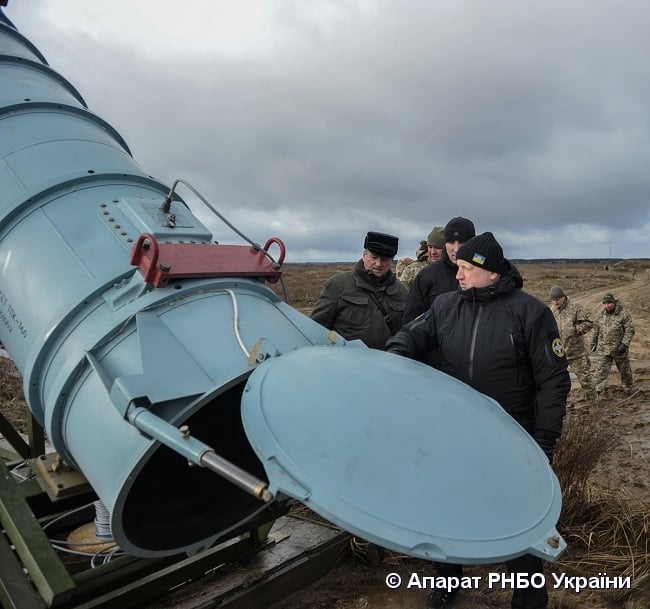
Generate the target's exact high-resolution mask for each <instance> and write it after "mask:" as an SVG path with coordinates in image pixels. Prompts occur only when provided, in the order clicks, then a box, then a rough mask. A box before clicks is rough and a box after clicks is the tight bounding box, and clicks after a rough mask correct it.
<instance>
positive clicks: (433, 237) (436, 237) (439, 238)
mask: <svg viewBox="0 0 650 609" xmlns="http://www.w3.org/2000/svg"><path fill="white" fill-rule="evenodd" d="M427 245H430V246H431V247H437V248H438V249H442V248H443V247H445V229H444V227H442V226H434V227H433V229H432V230H431V232H430V233H429V236H428V237H427Z"/></svg>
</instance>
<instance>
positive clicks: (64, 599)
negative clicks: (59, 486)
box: [0, 415, 288, 609]
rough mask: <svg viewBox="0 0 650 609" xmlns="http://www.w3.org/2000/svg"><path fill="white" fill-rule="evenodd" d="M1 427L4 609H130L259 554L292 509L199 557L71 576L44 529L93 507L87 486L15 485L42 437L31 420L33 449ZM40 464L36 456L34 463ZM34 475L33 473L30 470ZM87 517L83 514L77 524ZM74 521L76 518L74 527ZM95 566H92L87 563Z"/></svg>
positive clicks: (276, 511) (118, 565)
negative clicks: (17, 470) (4, 445)
mask: <svg viewBox="0 0 650 609" xmlns="http://www.w3.org/2000/svg"><path fill="white" fill-rule="evenodd" d="M0 429H1V431H2V434H3V435H4V437H5V439H6V440H7V441H9V443H10V444H11V447H12V448H13V450H14V451H15V452H13V451H11V450H8V449H3V454H2V457H3V459H0V529H1V530H0V606H1V607H2V608H3V609H46V608H61V609H104V608H106V609H108V607H111V608H112V607H115V606H116V602H117V603H119V606H120V607H123V608H125V609H128V608H129V607H134V606H136V605H137V604H140V603H142V602H143V601H146V600H147V599H150V598H153V597H155V596H157V595H160V594H163V593H165V592H166V591H168V590H169V589H170V588H171V587H173V586H175V585H179V584H181V583H183V582H185V581H188V580H190V579H195V578H198V577H200V576H202V575H203V574H204V573H206V572H207V571H209V570H210V569H213V568H215V567H216V566H218V565H220V564H223V563H224V562H231V561H233V560H236V559H237V558H239V557H241V556H242V555H244V554H247V553H252V552H257V551H259V549H260V548H261V547H262V545H263V544H264V539H265V537H266V534H267V532H268V530H269V529H270V528H271V526H272V524H273V522H274V521H275V520H276V519H277V518H279V517H281V516H282V515H284V514H285V513H286V512H287V509H288V507H287V504H286V502H284V503H276V504H273V505H271V506H269V507H268V508H267V509H266V510H264V511H263V512H262V513H261V514H259V515H258V516H257V517H256V518H255V519H254V520H252V521H251V522H248V523H246V524H244V525H242V526H241V527H240V528H239V529H237V530H235V531H232V532H231V533H230V534H229V536H228V538H227V539H223V540H218V543H217V545H215V546H213V547H212V548H210V549H208V550H206V551H204V552H201V553H199V554H197V555H195V556H192V557H189V558H188V557H187V556H185V555H184V554H183V555H181V556H174V557H167V558H162V559H142V558H136V557H132V556H122V557H119V558H115V559H113V560H111V561H110V562H108V563H106V564H103V565H100V566H97V567H94V568H92V569H91V568H87V569H85V570H81V571H79V568H78V567H76V568H75V569H74V570H75V571H78V572H74V573H73V572H71V570H70V569H69V568H68V567H67V566H66V564H65V562H64V560H63V557H62V556H61V555H60V554H58V553H57V551H56V550H55V549H54V548H53V547H52V544H51V542H50V540H49V539H48V536H47V535H46V533H45V531H44V529H43V525H44V523H46V522H48V521H51V520H52V519H53V518H54V517H56V516H58V515H60V514H62V513H65V512H67V511H70V510H71V508H74V507H78V506H84V505H86V504H89V503H91V502H92V500H93V499H94V498H96V497H95V495H94V492H93V491H92V490H91V489H89V488H88V486H87V485H83V484H81V485H80V489H79V491H78V492H77V493H76V494H75V493H65V494H63V496H61V498H60V499H59V498H57V497H55V496H54V495H53V494H52V493H51V492H49V489H47V484H46V483H45V482H39V480H37V479H36V478H33V479H30V480H25V481H18V480H16V479H15V478H14V476H13V474H12V473H11V472H10V471H9V467H11V466H13V465H16V464H18V463H20V462H22V461H28V462H30V461H29V457H34V456H35V455H36V454H37V453H39V454H40V455H41V457H40V458H41V459H42V458H43V453H44V434H43V430H42V429H40V428H39V427H38V425H37V424H36V423H35V421H33V420H32V422H31V427H30V434H29V444H28V443H27V442H25V440H24V439H23V437H22V436H21V435H20V434H19V433H18V432H17V431H16V430H15V429H14V428H13V427H11V425H10V424H9V422H8V421H7V420H6V419H5V418H4V417H2V416H1V415H0ZM37 461H38V459H32V460H31V465H32V466H33V465H34V463H35V462H37ZM32 471H36V469H35V468H32ZM88 516H89V514H85V515H84V514H81V516H79V517H77V519H78V520H79V519H81V520H80V521H83V518H84V517H85V518H86V520H88V519H92V516H91V517H90V518H88ZM71 522H72V524H73V525H74V524H76V523H74V522H73V521H68V523H67V524H68V526H70V523H71ZM89 562H90V561H89Z"/></svg>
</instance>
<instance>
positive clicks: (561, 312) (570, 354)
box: [550, 285, 596, 407]
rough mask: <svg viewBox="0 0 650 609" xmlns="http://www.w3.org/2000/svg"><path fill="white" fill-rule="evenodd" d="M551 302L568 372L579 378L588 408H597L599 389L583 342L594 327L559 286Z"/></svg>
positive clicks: (589, 319)
mask: <svg viewBox="0 0 650 609" xmlns="http://www.w3.org/2000/svg"><path fill="white" fill-rule="evenodd" d="M550 300H551V303H552V306H551V311H552V312H553V317H555V321H556V322H557V327H558V329H559V331H560V338H561V339H562V341H563V342H564V350H565V353H566V358H567V362H568V364H569V368H570V369H571V370H572V371H573V373H574V374H575V375H576V377H577V379H578V382H579V383H580V386H581V387H582V391H583V393H584V395H585V399H586V400H587V404H589V406H591V407H595V406H596V387H595V385H594V382H593V379H592V378H591V361H590V360H589V354H588V352H587V347H586V346H585V339H584V337H585V335H586V334H588V333H589V332H590V331H591V329H592V328H593V326H594V323H593V321H592V320H591V317H590V316H589V313H588V312H587V311H586V310H585V308H584V307H582V306H581V305H579V304H578V303H577V302H573V301H572V300H571V299H570V298H569V297H568V296H567V295H566V294H565V293H564V290H563V289H562V288H561V287H559V286H557V285H556V286H553V287H552V288H551V293H550Z"/></svg>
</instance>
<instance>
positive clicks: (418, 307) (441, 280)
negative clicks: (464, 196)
mask: <svg viewBox="0 0 650 609" xmlns="http://www.w3.org/2000/svg"><path fill="white" fill-rule="evenodd" d="M475 234H476V231H475V229H474V223H473V222H472V221H471V220H468V219H467V218H462V217H461V216H458V217H456V218H452V219H451V220H449V222H447V224H446V225H445V231H444V236H445V247H444V249H443V250H442V257H441V258H440V259H439V260H438V261H436V262H434V263H433V264H429V265H427V266H426V267H424V268H423V269H422V270H421V271H420V272H419V273H418V274H417V276H416V277H415V280H414V281H413V284H412V285H411V287H410V289H409V295H408V297H407V299H406V305H404V315H403V316H402V323H403V324H405V323H407V322H409V321H412V320H414V319H415V318H416V317H417V316H418V315H422V313H424V312H425V311H428V310H429V307H430V306H431V303H432V302H433V299H434V298H435V297H436V296H437V295H438V294H443V293H444V292H450V291H452V290H456V289H457V287H458V282H457V281H456V253H457V252H458V248H460V247H461V246H462V245H463V243H465V242H466V241H468V240H469V239H471V238H472V237H473V236H474V235H475Z"/></svg>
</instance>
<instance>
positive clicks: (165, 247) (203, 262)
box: [131, 233, 285, 288]
mask: <svg viewBox="0 0 650 609" xmlns="http://www.w3.org/2000/svg"><path fill="white" fill-rule="evenodd" d="M274 243H275V244H276V245H277V246H278V247H279V248H280V257H279V259H278V262H277V263H272V262H271V261H270V260H269V259H268V257H267V256H265V255H264V253H263V252H262V251H260V250H256V249H255V248H253V247H251V246H248V245H219V244H217V243H159V242H158V240H157V239H156V238H155V237H154V236H153V235H151V234H149V233H142V234H141V235H140V236H139V237H138V240H137V242H136V244H135V245H134V246H133V249H132V250H131V264H132V265H133V266H138V267H140V270H141V271H142V273H143V275H144V280H145V282H146V283H151V284H152V285H153V286H154V287H155V288H159V287H163V286H166V285H167V284H168V283H169V282H170V281H172V280H174V279H194V278H200V277H259V278H264V279H266V281H268V282H269V283H277V281H278V280H279V279H280V277H281V275H282V271H281V270H280V267H281V266H282V263H283V262H284V256H285V247H284V243H283V242H282V241H281V240H280V239H278V238H277V237H271V238H270V239H269V240H268V241H267V242H266V243H265V244H264V248H263V249H264V250H266V251H268V248H269V247H270V246H271V245H272V244H274Z"/></svg>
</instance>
